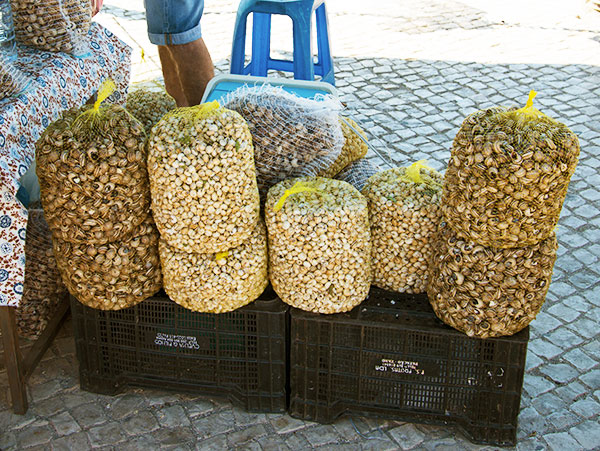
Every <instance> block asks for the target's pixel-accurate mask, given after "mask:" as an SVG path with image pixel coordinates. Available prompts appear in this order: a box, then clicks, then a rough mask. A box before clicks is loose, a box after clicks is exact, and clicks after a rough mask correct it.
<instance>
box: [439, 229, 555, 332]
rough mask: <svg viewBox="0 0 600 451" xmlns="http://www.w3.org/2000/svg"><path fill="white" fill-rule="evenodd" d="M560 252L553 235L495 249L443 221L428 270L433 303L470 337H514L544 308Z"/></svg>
mask: <svg viewBox="0 0 600 451" xmlns="http://www.w3.org/2000/svg"><path fill="white" fill-rule="evenodd" d="M556 249H557V243H556V235H555V234H554V233H552V234H551V235H550V237H548V238H546V239H545V240H542V241H540V242H539V243H537V244H534V245H533V246H526V247H517V248H511V249H495V248H491V247H486V246H482V245H480V244H476V243H474V242H473V241H470V240H465V239H463V238H461V237H459V236H458V235H457V234H456V233H455V232H454V231H453V230H452V228H451V227H449V225H448V224H447V223H446V222H441V223H440V227H439V230H438V232H437V233H436V235H435V238H434V242H433V254H432V258H431V262H430V265H429V281H428V286H427V295H428V297H429V302H430V303H431V305H432V307H433V310H434V311H435V313H436V315H437V316H438V317H439V318H440V319H441V320H442V321H444V322H445V323H446V324H448V325H449V326H452V327H454V328H455V329H458V330H460V331H462V332H464V333H466V334H467V335H469V336H471V337H479V338H489V337H500V336H504V335H512V334H515V333H517V332H519V331H520V330H521V329H524V328H525V327H526V326H527V325H528V324H529V323H530V322H531V321H533V319H534V318H535V316H536V315H537V314H538V312H539V311H540V309H541V308H542V304H543V303H544V300H545V298H546V293H547V292H548V288H549V286H550V280H551V278H552V269H553V267H554V262H555V260H556Z"/></svg>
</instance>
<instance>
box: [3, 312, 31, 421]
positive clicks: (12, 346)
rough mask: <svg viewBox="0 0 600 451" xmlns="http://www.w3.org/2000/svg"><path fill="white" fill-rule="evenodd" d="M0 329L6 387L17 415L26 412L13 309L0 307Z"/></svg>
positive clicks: (22, 374) (23, 377)
mask: <svg viewBox="0 0 600 451" xmlns="http://www.w3.org/2000/svg"><path fill="white" fill-rule="evenodd" d="M0 328H1V330H2V341H3V345H4V364H5V365H6V372H7V374H8V385H9V386H10V396H11V400H12V405H13V411H14V412H15V413H16V414H18V415H23V414H24V413H25V412H27V407H28V406H27V391H26V387H25V369H24V368H23V358H22V357H21V349H20V348H19V336H18V334H17V324H16V321H15V307H6V306H3V307H0Z"/></svg>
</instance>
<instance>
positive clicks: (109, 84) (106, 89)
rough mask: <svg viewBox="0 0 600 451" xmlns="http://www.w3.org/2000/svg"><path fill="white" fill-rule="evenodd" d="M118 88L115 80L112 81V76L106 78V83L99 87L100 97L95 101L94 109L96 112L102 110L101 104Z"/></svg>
mask: <svg viewBox="0 0 600 451" xmlns="http://www.w3.org/2000/svg"><path fill="white" fill-rule="evenodd" d="M116 89H117V86H116V85H115V82H114V81H112V80H111V79H110V78H109V79H107V80H105V81H104V83H102V85H101V86H100V89H98V98H97V99H96V101H95V102H94V108H93V109H94V111H95V112H96V113H97V112H98V111H100V104H101V103H102V102H104V101H105V100H106V99H107V98H108V96H110V95H111V94H112V93H113V92H115V90H116Z"/></svg>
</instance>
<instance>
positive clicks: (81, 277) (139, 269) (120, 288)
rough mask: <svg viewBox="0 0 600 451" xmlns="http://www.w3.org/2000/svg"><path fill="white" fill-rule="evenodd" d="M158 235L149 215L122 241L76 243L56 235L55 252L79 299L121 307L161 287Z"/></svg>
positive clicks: (65, 278)
mask: <svg viewBox="0 0 600 451" xmlns="http://www.w3.org/2000/svg"><path fill="white" fill-rule="evenodd" d="M158 238H159V236H158V231H157V230H156V227H155V226H154V223H153V221H152V217H151V216H150V215H148V216H147V217H146V218H145V219H144V221H143V222H142V223H141V224H140V225H139V226H137V227H136V229H135V230H134V231H133V232H132V233H131V234H130V235H129V236H128V237H127V238H125V239H123V240H120V241H114V242H111V243H105V244H77V243H70V242H68V241H63V240H61V239H60V238H57V237H56V236H54V237H53V244H54V255H55V257H56V262H57V264H58V268H59V270H60V273H61V275H62V279H63V282H64V283H65V285H66V286H67V288H68V289H69V292H70V293H71V294H72V295H73V296H75V297H76V298H77V299H78V300H79V302H81V303H82V304H85V305H87V306H88V307H92V308H96V309H100V310H120V309H123V308H126V307H131V306H133V305H135V304H138V303H139V302H142V301H143V300H144V299H146V298H148V297H150V296H152V295H153V294H155V293H157V292H158V291H159V290H160V289H161V287H162V276H161V270H160V260H159V255H158Z"/></svg>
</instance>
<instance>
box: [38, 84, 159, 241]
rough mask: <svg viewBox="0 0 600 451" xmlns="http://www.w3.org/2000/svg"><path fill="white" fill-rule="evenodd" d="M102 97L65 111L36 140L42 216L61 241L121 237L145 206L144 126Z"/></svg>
mask: <svg viewBox="0 0 600 451" xmlns="http://www.w3.org/2000/svg"><path fill="white" fill-rule="evenodd" d="M104 94H105V95H106V96H107V95H108V94H110V89H109V90H107V91H106V92H104ZM105 95H102V96H100V95H99V100H98V102H96V105H94V106H90V105H85V106H83V107H81V108H75V109H72V110H69V111H67V112H65V113H64V114H63V116H62V118H61V119H59V120H58V121H56V122H54V123H52V124H50V125H49V126H48V127H47V128H46V130H45V131H44V133H43V134H42V136H41V137H40V139H39V140H38V141H37V143H36V173H37V176H38V179H39V182H40V197H41V201H42V205H43V206H44V211H45V214H46V220H47V221H48V224H49V226H50V229H51V230H52V232H53V234H54V235H55V236H57V237H58V238H60V239H62V240H65V241H71V242H75V243H96V244H100V243H106V242H109V241H116V240H120V239H123V238H124V237H127V236H128V235H129V234H130V233H131V232H132V231H133V230H134V229H135V228H136V227H137V226H138V225H139V224H140V223H141V222H142V221H143V220H144V218H145V217H146V216H147V214H148V211H149V208H150V189H149V186H148V172H147V170H146V149H145V146H144V144H145V135H144V129H143V127H142V125H141V124H140V122H139V121H138V120H137V119H135V118H134V117H133V116H131V114H129V113H128V112H127V111H126V110H125V109H124V108H123V107H121V106H118V105H104V104H102V105H100V104H101V103H102V100H104V98H105Z"/></svg>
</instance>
